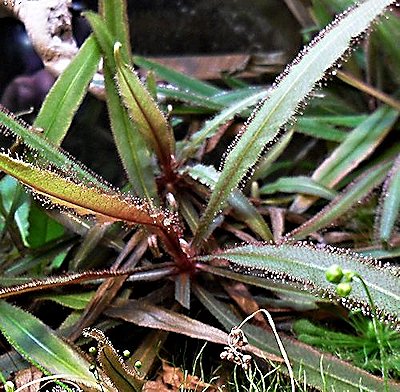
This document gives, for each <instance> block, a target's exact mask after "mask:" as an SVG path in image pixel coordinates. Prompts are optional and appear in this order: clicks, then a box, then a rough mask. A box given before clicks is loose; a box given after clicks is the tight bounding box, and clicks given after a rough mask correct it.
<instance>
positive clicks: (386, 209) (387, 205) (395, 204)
mask: <svg viewBox="0 0 400 392" xmlns="http://www.w3.org/2000/svg"><path fill="white" fill-rule="evenodd" d="M382 195H383V200H382V201H381V203H380V209H379V211H378V216H377V218H378V219H377V220H378V228H379V238H380V240H381V241H383V242H384V243H385V244H387V243H388V242H389V241H390V238H391V236H392V232H393V229H394V226H395V223H396V219H397V217H398V215H399V209H400V155H399V156H398V157H397V158H396V160H395V162H394V164H393V167H392V169H391V170H390V171H389V175H388V177H387V179H386V181H385V183H384V186H383V192H382Z"/></svg>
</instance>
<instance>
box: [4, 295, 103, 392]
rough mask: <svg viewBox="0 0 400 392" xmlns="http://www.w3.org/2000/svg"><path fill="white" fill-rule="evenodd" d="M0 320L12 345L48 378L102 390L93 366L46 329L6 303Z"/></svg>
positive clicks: (33, 318) (32, 317) (45, 326)
mask: <svg viewBox="0 0 400 392" xmlns="http://www.w3.org/2000/svg"><path fill="white" fill-rule="evenodd" d="M0 316H1V317H0V330H1V332H2V333H3V335H4V336H5V337H6V339H7V340H8V341H9V343H10V344H11V345H12V346H13V347H14V348H15V349H16V350H17V351H18V352H19V353H20V354H21V355H22V356H23V357H24V358H25V359H27V360H28V361H29V362H31V363H32V364H33V365H35V366H36V367H38V368H39V369H41V370H42V371H43V372H44V373H45V374H62V375H65V376H64V378H65V379H67V380H71V381H77V382H82V383H84V384H86V385H88V386H90V387H91V388H95V389H96V390H101V387H100V385H99V384H98V383H97V380H96V379H95V378H94V376H93V374H92V373H91V372H90V370H89V367H90V363H89V362H88V361H87V360H86V359H85V358H83V357H82V356H81V355H80V354H79V353H78V352H77V350H76V349H74V348H73V347H72V346H70V345H69V344H67V343H66V342H64V341H63V340H61V339H60V338H59V337H57V335H56V334H55V333H54V331H53V330H51V329H50V328H49V327H48V326H47V325H45V324H43V323H42V322H41V321H40V320H38V319H37V318H36V317H34V316H32V315H31V314H30V313H28V312H25V311H24V310H22V309H20V308H18V307H16V306H13V305H10V304H8V303H7V302H5V301H0ZM107 390H108V389H107Z"/></svg>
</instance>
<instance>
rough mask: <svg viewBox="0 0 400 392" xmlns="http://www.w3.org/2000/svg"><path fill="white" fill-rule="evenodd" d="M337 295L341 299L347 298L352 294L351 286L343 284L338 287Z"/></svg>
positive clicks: (346, 283) (347, 283)
mask: <svg viewBox="0 0 400 392" xmlns="http://www.w3.org/2000/svg"><path fill="white" fill-rule="evenodd" d="M336 293H337V294H338V295H339V296H341V297H347V296H348V295H349V294H350V293H351V284H350V283H349V282H342V283H339V284H338V285H337V286H336Z"/></svg>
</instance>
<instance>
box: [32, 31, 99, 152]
mask: <svg viewBox="0 0 400 392" xmlns="http://www.w3.org/2000/svg"><path fill="white" fill-rule="evenodd" d="M99 61H100V51H99V49H98V46H97V43H96V40H95V39H94V37H93V36H90V37H89V38H88V39H87V40H86V41H85V43H84V44H83V45H82V47H81V48H80V50H79V52H78V54H77V55H76V56H75V57H74V59H73V60H72V61H71V62H70V64H69V65H68V67H67V68H66V69H65V71H64V72H63V73H62V74H61V75H60V76H59V77H58V79H57V80H56V82H55V83H54V85H53V87H52V88H51V90H50V92H49V93H48V94H47V96H46V100H45V101H44V102H43V105H42V107H41V109H40V112H39V114H38V115H37V117H36V120H35V122H34V124H33V125H34V127H37V128H43V129H44V136H45V137H46V138H47V139H48V140H51V141H52V142H53V143H54V144H56V145H57V146H59V145H60V144H61V142H62V141H63V139H64V137H65V135H66V133H67V131H68V129H69V127H70V125H71V122H72V118H73V116H74V114H75V112H76V111H77V109H78V107H79V105H80V103H81V102H82V100H83V97H84V95H85V93H86V90H87V87H88V85H89V83H90V81H91V80H92V77H93V75H94V73H95V72H96V69H97V67H98V65H99Z"/></svg>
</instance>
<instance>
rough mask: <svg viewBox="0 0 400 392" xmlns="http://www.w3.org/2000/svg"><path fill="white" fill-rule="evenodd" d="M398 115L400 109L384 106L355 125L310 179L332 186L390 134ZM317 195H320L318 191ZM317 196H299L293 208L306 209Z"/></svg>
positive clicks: (300, 210)
mask: <svg viewBox="0 0 400 392" xmlns="http://www.w3.org/2000/svg"><path fill="white" fill-rule="evenodd" d="M397 118H398V112H397V111H396V110H394V109H390V108H389V107H386V106H385V107H382V108H381V109H378V110H377V111H376V112H375V113H373V114H372V115H371V116H369V117H368V118H367V119H366V120H365V121H363V122H362V123H361V124H360V125H359V126H358V127H357V128H355V129H354V130H353V131H352V132H351V133H350V134H349V135H348V136H347V138H346V139H345V141H344V142H343V143H341V144H340V145H339V146H338V148H336V149H335V150H334V151H333V152H332V154H330V156H329V157H327V158H326V159H325V160H324V162H322V164H321V165H320V166H319V167H318V168H317V170H316V171H315V172H314V173H313V175H312V177H311V179H312V180H314V181H316V182H318V183H319V184H321V185H323V186H325V187H327V188H333V187H334V186H335V185H337V184H338V183H339V181H341V180H342V179H343V178H345V177H346V175H347V174H348V173H350V172H351V171H352V170H353V169H354V168H355V167H357V166H358V165H359V164H360V163H361V162H362V161H363V160H365V159H366V158H367V157H368V156H369V155H371V154H372V152H373V151H374V150H375V149H376V147H377V146H379V144H380V143H381V142H382V140H383V139H384V138H385V136H386V135H387V134H388V132H389V131H390V129H391V128H392V126H393V124H394V123H395V122H396V120H397ZM317 196H318V195H317ZM315 200H317V197H310V196H303V195H301V196H298V197H297V198H296V199H295V201H294V202H293V204H292V205H291V207H290V209H291V210H292V211H295V212H299V213H300V212H304V211H305V210H306V209H307V208H309V207H310V206H311V205H312V203H313V202H314V201H315Z"/></svg>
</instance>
